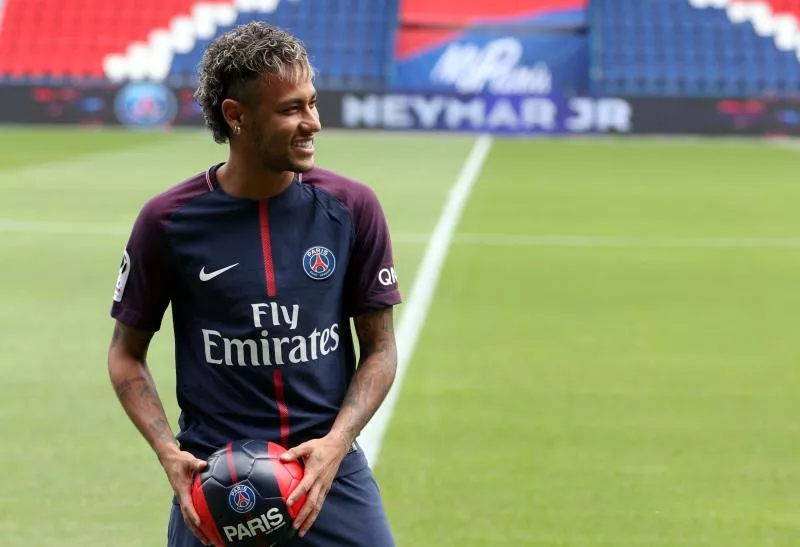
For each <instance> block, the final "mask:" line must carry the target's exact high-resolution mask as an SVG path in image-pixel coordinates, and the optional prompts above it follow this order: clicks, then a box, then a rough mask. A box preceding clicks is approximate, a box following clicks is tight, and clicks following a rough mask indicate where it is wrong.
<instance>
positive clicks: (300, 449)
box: [281, 442, 313, 462]
mask: <svg viewBox="0 0 800 547" xmlns="http://www.w3.org/2000/svg"><path fill="white" fill-rule="evenodd" d="M312 450H313V447H312V446H309V443H308V442H305V443H303V444H298V445H297V446H295V447H294V448H290V449H289V450H287V451H286V452H284V453H283V454H281V461H284V462H290V461H293V460H299V459H300V458H302V457H304V456H308V455H309V454H310V453H311V451H312Z"/></svg>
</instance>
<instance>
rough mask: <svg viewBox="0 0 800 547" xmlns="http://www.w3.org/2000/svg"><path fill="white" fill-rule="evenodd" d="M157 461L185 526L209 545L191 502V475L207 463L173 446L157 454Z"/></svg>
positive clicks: (203, 467)
mask: <svg viewBox="0 0 800 547" xmlns="http://www.w3.org/2000/svg"><path fill="white" fill-rule="evenodd" d="M158 459H159V461H160V462H161V466H162V467H163V468H164V471H165V472H166V474H167V478H168V479H169V483H170V485H171V486H172V490H173V491H174V492H175V495H176V496H177V498H178V502H179V503H180V506H181V514H182V515H183V520H184V522H186V526H188V527H189V529H190V530H191V531H192V533H193V534H194V535H195V536H196V537H197V539H199V540H200V541H201V542H202V543H203V545H211V541H210V540H209V539H208V538H207V537H206V536H205V534H203V532H202V531H201V530H200V517H199V516H198V515H197V511H195V510H194V504H193V503H192V476H193V474H194V473H195V472H200V471H202V470H203V469H205V468H206V466H207V465H208V463H206V462H204V461H203V460H199V459H197V458H195V457H194V456H193V455H192V454H190V453H189V452H183V451H181V450H179V449H178V447H175V449H174V450H169V451H168V452H166V453H165V454H161V455H159V458H158Z"/></svg>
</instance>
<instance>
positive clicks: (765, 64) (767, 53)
mask: <svg viewBox="0 0 800 547" xmlns="http://www.w3.org/2000/svg"><path fill="white" fill-rule="evenodd" d="M591 9H592V15H591V24H592V28H591V37H590V40H591V47H592V59H593V70H592V71H591V81H592V84H591V85H592V88H593V90H594V91H596V92H598V93H615V94H626V95H675V94H680V93H688V94H692V95H703V96H712V97H715V96H730V95H760V94H783V95H788V94H791V95H796V94H797V93H798V92H800V63H799V62H798V60H797V57H796V54H795V52H794V51H789V52H786V51H781V50H779V49H778V48H777V47H776V46H775V42H774V40H773V38H772V37H770V36H766V37H762V36H759V35H758V34H757V33H756V32H755V30H754V28H753V26H752V24H751V23H749V22H744V23H732V22H731V21H730V20H729V18H728V16H727V13H726V11H725V10H723V9H716V8H703V9H697V8H695V7H693V6H692V5H691V4H690V3H689V0H593V2H592V7H591Z"/></svg>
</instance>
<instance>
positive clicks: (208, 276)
mask: <svg viewBox="0 0 800 547" xmlns="http://www.w3.org/2000/svg"><path fill="white" fill-rule="evenodd" d="M238 265H239V263H238V262H237V263H236V264H231V265H230V266H226V267H224V268H220V269H219V270H214V271H213V272H208V273H206V267H205V266H203V268H202V269H201V270H200V281H208V280H209V279H214V278H215V277H217V276H218V275H219V274H223V273H225V272H227V271H228V270H230V269H231V268H235V267H236V266H238Z"/></svg>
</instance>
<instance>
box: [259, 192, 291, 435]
mask: <svg viewBox="0 0 800 547" xmlns="http://www.w3.org/2000/svg"><path fill="white" fill-rule="evenodd" d="M258 219H259V221H260V223H261V251H262V253H263V254H264V276H265V277H266V281H267V296H271V297H274V296H276V295H277V294H278V290H277V288H276V287H275V268H274V266H273V263H272V241H271V240H270V236H269V207H268V202H267V200H263V201H261V202H260V203H259V204H258ZM273 383H274V384H275V404H276V405H278V413H279V414H280V423H281V444H282V445H283V446H285V447H287V448H288V447H289V410H288V409H287V408H286V399H285V398H284V396H283V372H281V369H279V368H277V367H276V368H275V372H274V374H273Z"/></svg>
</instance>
